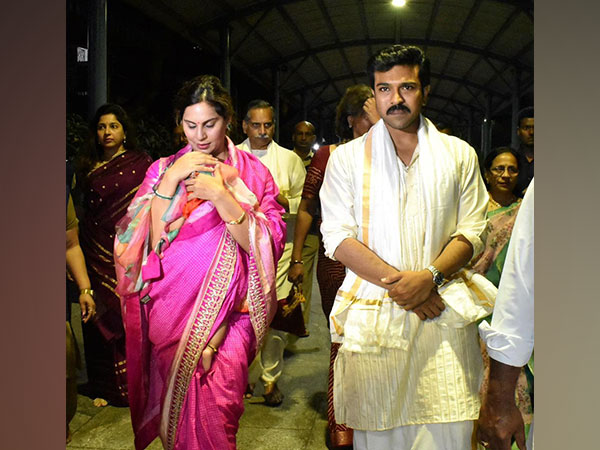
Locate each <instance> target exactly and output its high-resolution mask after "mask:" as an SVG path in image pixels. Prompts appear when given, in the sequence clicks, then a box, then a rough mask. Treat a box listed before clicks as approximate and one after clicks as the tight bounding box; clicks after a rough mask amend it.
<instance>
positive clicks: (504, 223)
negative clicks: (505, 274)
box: [473, 199, 521, 287]
mask: <svg viewBox="0 0 600 450" xmlns="http://www.w3.org/2000/svg"><path fill="white" fill-rule="evenodd" d="M520 206H521V199H518V200H517V201H516V202H514V203H512V204H510V205H508V206H503V207H502V208H498V209H495V210H493V211H488V213H487V219H488V223H487V226H486V229H485V233H484V235H485V236H486V237H485V242H484V249H483V252H482V253H481V255H479V256H478V257H477V259H476V260H474V262H473V270H475V271H476V272H478V273H480V274H481V275H483V276H485V277H486V278H487V279H488V280H490V281H491V282H492V283H494V285H495V286H496V287H497V286H498V284H499V283H500V276H501V275H502V267H503V266H504V260H505V259H506V252H507V250H508V243H509V241H510V235H511V234H512V230H513V227H514V225H515V220H516V219H517V213H518V212H519V208H520Z"/></svg>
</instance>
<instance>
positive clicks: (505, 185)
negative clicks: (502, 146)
mask: <svg viewBox="0 0 600 450" xmlns="http://www.w3.org/2000/svg"><path fill="white" fill-rule="evenodd" d="M518 176H519V164H518V162H517V158H515V156H514V155H513V154H512V153H509V152H506V153H501V154H499V155H498V156H496V157H495V158H494V160H493V161H492V165H491V166H490V168H489V170H487V171H486V174H485V177H486V180H487V182H488V185H489V190H490V193H491V194H492V197H494V194H496V193H504V194H505V193H507V192H509V193H512V192H513V191H514V189H515V186H516V185H517V178H518Z"/></svg>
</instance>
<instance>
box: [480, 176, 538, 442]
mask: <svg viewBox="0 0 600 450" xmlns="http://www.w3.org/2000/svg"><path fill="white" fill-rule="evenodd" d="M533 210H534V181H533V179H532V180H531V183H530V184H529V187H528V188H527V192H526V193H525V197H523V203H522V204H521V208H520V209H519V215H518V216H517V220H516V222H515V227H514V228H513V232H512V235H511V237H510V244H509V247H508V252H507V255H506V262H505V263H504V268H503V269H502V278H500V286H499V288H498V296H497V297H496V306H495V307H494V315H493V317H492V324H491V326H490V325H489V324H488V323H487V322H486V321H483V322H481V324H480V325H479V334H480V335H481V338H482V339H483V340H484V342H485V343H486V346H487V350H488V354H489V355H490V381H489V383H488V388H487V392H485V393H484V396H483V404H482V405H481V412H480V414H479V421H478V425H479V427H478V430H477V438H478V440H479V443H480V444H481V445H482V446H483V447H485V448H489V449H505V448H506V449H508V448H510V447H511V438H512V437H513V436H514V438H515V440H516V442H517V445H518V446H519V448H521V449H525V432H524V426H523V418H522V416H521V412H520V411H519V409H518V408H517V406H516V405H515V386H516V383H517V378H518V376H519V373H520V372H521V368H522V367H523V366H524V365H525V364H527V363H528V361H530V358H531V355H532V353H533V342H534V338H533V305H534V296H535V289H534V273H533V267H534V251H533V248H534V218H533V217H534V216H533ZM529 367H530V368H531V364H530V366H529ZM527 449H528V450H532V449H533V424H532V426H531V428H530V430H529V436H528V437H527Z"/></svg>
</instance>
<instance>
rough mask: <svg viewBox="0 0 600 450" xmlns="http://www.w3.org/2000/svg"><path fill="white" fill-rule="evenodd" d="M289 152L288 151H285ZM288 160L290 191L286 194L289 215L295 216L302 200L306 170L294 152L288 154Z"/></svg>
mask: <svg viewBox="0 0 600 450" xmlns="http://www.w3.org/2000/svg"><path fill="white" fill-rule="evenodd" d="M287 151H289V150H287ZM290 153H291V154H290V158H289V177H290V190H289V192H288V197H287V199H288V202H289V211H290V214H297V213H298V207H299V206H300V200H301V199H302V188H303V187H304V178H305V177H306V170H305V169H304V164H303V163H302V160H301V159H300V157H299V156H298V155H296V154H295V153H294V152H290Z"/></svg>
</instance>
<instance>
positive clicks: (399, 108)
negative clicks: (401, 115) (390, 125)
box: [386, 103, 410, 114]
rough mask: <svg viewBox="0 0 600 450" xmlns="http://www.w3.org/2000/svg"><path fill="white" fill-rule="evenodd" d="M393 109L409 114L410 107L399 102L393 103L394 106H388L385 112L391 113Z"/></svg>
mask: <svg viewBox="0 0 600 450" xmlns="http://www.w3.org/2000/svg"><path fill="white" fill-rule="evenodd" d="M393 111H404V112H407V113H409V114H410V109H408V106H404V105H402V104H400V103H399V104H397V105H394V106H390V107H389V108H388V110H387V112H386V114H389V113H391V112H393Z"/></svg>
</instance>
